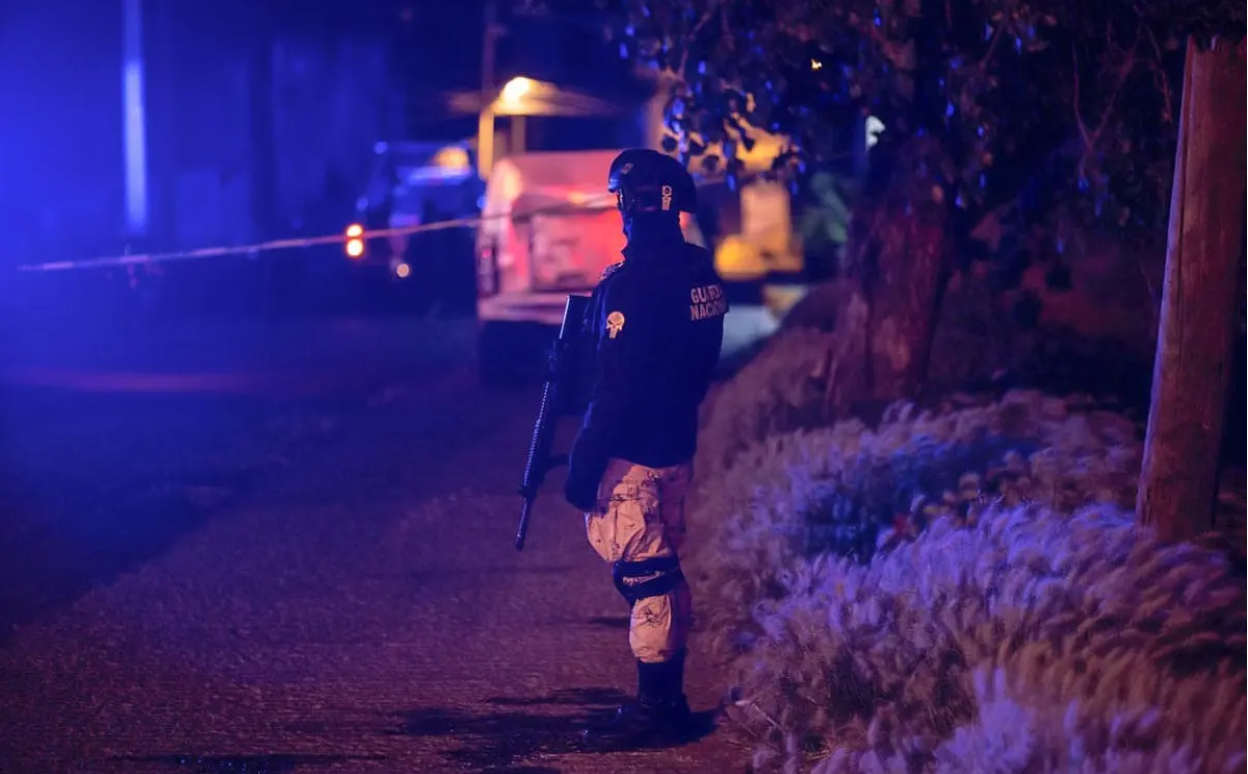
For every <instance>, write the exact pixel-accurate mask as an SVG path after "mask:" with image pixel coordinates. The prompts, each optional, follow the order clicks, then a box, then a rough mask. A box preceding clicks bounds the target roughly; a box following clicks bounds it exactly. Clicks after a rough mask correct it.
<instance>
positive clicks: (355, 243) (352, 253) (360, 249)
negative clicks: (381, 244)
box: [347, 239, 364, 258]
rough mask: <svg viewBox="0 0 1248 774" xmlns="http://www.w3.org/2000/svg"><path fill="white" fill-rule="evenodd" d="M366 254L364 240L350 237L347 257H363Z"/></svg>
mask: <svg viewBox="0 0 1248 774" xmlns="http://www.w3.org/2000/svg"><path fill="white" fill-rule="evenodd" d="M363 256H364V240H362V239H348V240H347V257H348V258H362V257H363Z"/></svg>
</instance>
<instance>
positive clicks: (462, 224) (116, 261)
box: [17, 197, 615, 272]
mask: <svg viewBox="0 0 1248 774" xmlns="http://www.w3.org/2000/svg"><path fill="white" fill-rule="evenodd" d="M614 201H615V199H614V197H611V204H610V205H607V204H605V203H604V204H602V205H600V206H595V205H590V204H579V205H578V204H557V205H552V206H549V207H537V208H534V209H532V210H526V211H523V212H518V213H506V214H499V215H483V216H482V215H478V216H476V217H471V218H456V219H453V220H439V221H434V222H432V223H419V224H415V225H411V226H401V227H399V228H383V229H374V230H372V231H362V232H360V233H350V234H348V233H345V232H344V233H342V234H333V235H329V236H319V237H297V238H290V239H273V240H269V241H267V242H256V243H254V244H249V245H230V246H219V247H200V248H196V249H193V250H172V251H169V252H157V253H130V254H127V255H114V256H106V257H101V258H87V259H83V260H77V261H49V262H46V263H32V264H25V265H22V266H18V267H17V270H18V271H21V272H51V271H69V270H73V269H94V268H102V267H107V266H134V265H139V264H150V263H166V262H169V261H187V260H194V259H199V258H219V257H221V256H226V255H250V254H253V253H261V252H268V251H271V250H292V249H295V248H300V247H315V246H317V245H332V244H345V243H347V242H349V241H351V240H353V239H358V240H363V241H368V240H372V239H386V238H388V237H395V236H406V235H409V234H420V233H423V232H426V231H442V230H445V229H451V228H472V227H475V226H479V225H480V224H482V223H485V222H490V221H500V220H523V219H525V218H531V217H533V216H535V215H555V214H568V213H572V212H601V211H606V210H609V209H612V208H613V207H614ZM604 202H605V200H604Z"/></svg>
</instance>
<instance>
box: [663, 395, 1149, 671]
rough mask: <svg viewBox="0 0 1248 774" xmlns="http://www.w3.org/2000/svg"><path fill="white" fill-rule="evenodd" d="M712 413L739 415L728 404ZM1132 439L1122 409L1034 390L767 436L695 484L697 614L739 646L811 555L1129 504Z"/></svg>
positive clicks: (861, 550) (856, 553)
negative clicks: (1004, 518) (983, 514)
mask: <svg viewBox="0 0 1248 774" xmlns="http://www.w3.org/2000/svg"><path fill="white" fill-rule="evenodd" d="M717 411H727V412H730V413H733V414H736V413H744V412H738V411H736V410H735V407H734V406H733V405H732V404H730V403H728V402H727V399H726V398H725V402H723V403H722V404H720V405H719V407H718V408H717ZM1138 434H1139V430H1138V428H1137V426H1136V425H1135V424H1133V423H1131V422H1130V421H1128V420H1126V419H1124V418H1122V417H1121V416H1118V415H1116V414H1113V413H1111V412H1104V411H1097V410H1095V409H1094V408H1091V407H1086V406H1083V405H1082V404H1080V403H1079V402H1078V401H1077V400H1076V399H1068V400H1062V399H1058V398H1053V397H1048V396H1045V395H1042V394H1041V393H1038V392H1034V391H1016V392H1011V393H1008V394H1007V395H1006V396H1004V398H1002V399H1001V400H1000V401H995V402H994V401H992V400H991V399H990V398H974V397H968V396H964V397H962V398H960V399H959V401H958V404H957V405H956V406H955V404H953V403H952V402H950V403H946V404H945V405H943V406H939V407H936V408H934V409H931V410H926V411H918V410H916V409H915V408H914V407H913V405H911V404H898V405H896V406H894V407H892V408H890V409H889V411H888V412H886V414H885V416H884V417H883V420H882V421H881V422H880V424H879V425H878V426H877V427H876V428H875V429H874V430H872V429H870V428H868V427H867V426H866V425H865V424H863V423H862V422H861V421H858V420H848V421H844V422H839V423H837V424H835V425H832V426H830V427H821V428H814V429H802V430H797V431H793V432H789V433H779V434H773V435H771V436H770V437H768V438H767V439H766V440H764V441H763V442H761V443H756V444H754V445H753V446H748V447H746V448H745V450H744V451H742V452H740V453H738V455H737V456H736V457H734V458H732V460H731V462H730V463H729V464H728V465H727V466H725V467H723V468H722V469H720V471H719V472H718V473H717V474H716V473H712V474H710V475H708V476H706V477H705V478H703V479H702V480H701V486H700V488H699V490H698V496H697V497H696V498H695V501H694V506H693V508H692V509H691V510H690V513H689V521H690V529H691V530H693V531H695V532H696V534H698V535H699V536H700V539H699V540H698V541H697V542H696V543H695V546H694V549H693V553H692V554H691V555H690V558H689V562H688V564H689V566H690V568H691V571H692V573H691V574H692V577H693V578H694V579H695V583H697V584H698V586H699V588H698V591H699V596H700V599H701V601H700V603H699V609H700V611H701V612H700V616H701V617H702V618H703V619H704V620H705V621H706V622H707V623H708V624H710V625H711V626H712V627H713V628H714V630H715V632H716V635H717V644H719V645H720V646H722V647H724V648H726V650H727V652H735V651H737V650H738V649H740V648H742V647H747V646H748V643H749V641H750V640H751V639H752V638H753V637H754V636H756V635H757V625H756V624H755V622H754V621H753V620H752V618H751V611H752V610H753V608H754V606H755V605H756V604H757V603H758V602H759V601H760V600H764V599H769V598H774V597H776V595H777V594H778V592H777V589H779V588H782V587H783V586H784V585H785V583H784V578H785V577H787V576H788V575H789V574H790V573H791V572H792V569H793V568H794V567H796V566H798V565H799V564H800V563H801V562H802V561H804V560H806V559H808V558H812V557H817V556H820V555H822V554H824V553H833V554H839V555H848V556H851V557H854V558H856V559H857V560H858V561H866V560H869V559H870V558H871V557H872V555H873V554H874V553H875V551H876V550H878V549H879V548H883V547H889V546H894V545H897V544H898V543H900V542H902V541H905V540H909V539H911V538H913V537H914V536H915V535H917V534H918V533H919V532H920V531H921V530H922V528H923V527H924V526H925V525H926V524H927V523H929V522H930V521H933V520H934V519H936V518H938V517H940V516H950V517H954V518H956V519H958V520H960V521H962V522H964V523H974V521H975V519H976V518H977V514H978V512H979V511H980V510H982V509H983V508H984V507H985V506H986V505H987V504H989V503H992V502H997V501H1000V502H1001V503H1003V504H1015V503H1020V502H1023V501H1030V502H1036V503H1042V504H1045V505H1048V506H1049V507H1052V508H1055V509H1058V510H1062V511H1070V510H1073V509H1074V508H1075V507H1077V506H1079V505H1082V504H1086V503H1092V502H1103V503H1112V504H1118V505H1122V506H1124V507H1125V506H1128V505H1129V504H1130V503H1133V502H1134V497H1135V486H1136V477H1137V475H1138V470H1139V460H1140V444H1139V442H1138Z"/></svg>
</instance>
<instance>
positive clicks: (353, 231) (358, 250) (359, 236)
mask: <svg viewBox="0 0 1248 774" xmlns="http://www.w3.org/2000/svg"><path fill="white" fill-rule="evenodd" d="M363 237H364V227H363V226H361V225H360V224H359V223H352V224H351V225H350V226H347V242H346V244H345V245H343V250H344V251H345V252H346V254H347V257H348V258H351V259H353V260H357V261H358V260H359V259H361V258H363V257H364V239H363Z"/></svg>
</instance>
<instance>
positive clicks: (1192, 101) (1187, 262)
mask: <svg viewBox="0 0 1248 774" xmlns="http://www.w3.org/2000/svg"><path fill="white" fill-rule="evenodd" d="M1235 43H1238V41H1235ZM1244 93H1245V75H1244V60H1243V58H1242V55H1241V54H1240V53H1238V52H1237V51H1236V46H1235V44H1234V43H1233V42H1232V41H1230V40H1225V39H1224V40H1219V41H1217V42H1216V44H1215V45H1214V46H1213V48H1212V49H1211V50H1200V49H1199V48H1198V47H1197V45H1196V44H1195V43H1194V42H1193V41H1191V40H1189V41H1188V44H1187V61H1186V64H1185V66H1184V70H1183V98H1182V99H1183V107H1182V110H1181V112H1180V118H1179V143H1178V151H1177V152H1176V154H1175V165H1174V188H1173V190H1172V192H1171V196H1170V227H1169V234H1168V246H1167V250H1166V273H1165V285H1164V287H1163V289H1162V297H1161V320H1160V326H1159V329H1158V333H1157V356H1156V359H1155V361H1154V364H1153V391H1152V400H1151V403H1150V407H1149V412H1148V436H1147V439H1146V440H1145V444H1144V463H1143V468H1142V470H1141V471H1140V489H1139V494H1138V497H1137V500H1136V514H1137V516H1138V517H1139V520H1140V521H1141V522H1142V523H1145V524H1152V525H1154V526H1155V527H1156V529H1157V532H1158V534H1159V535H1160V536H1161V538H1162V539H1163V540H1170V541H1178V540H1187V539H1190V538H1192V537H1194V536H1196V535H1198V534H1200V533H1201V532H1204V531H1206V530H1208V529H1210V528H1211V527H1212V525H1213V509H1214V502H1215V499H1216V496H1217V486H1218V482H1217V478H1218V452H1219V448H1220V446H1221V440H1222V430H1223V422H1224V420H1225V415H1224V410H1225V407H1226V398H1225V396H1226V392H1227V387H1228V384H1229V381H1230V373H1231V368H1232V362H1233V361H1232V353H1231V347H1232V342H1233V341H1234V338H1233V329H1234V325H1235V320H1236V305H1235V302H1236V294H1237V293H1238V291H1239V289H1240V288H1239V276H1240V275H1239V263H1240V261H1241V260H1243V255H1244V252H1243V251H1244V205H1245V182H1244V180H1245V151H1244V134H1245V120H1244V109H1245V97H1244Z"/></svg>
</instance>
